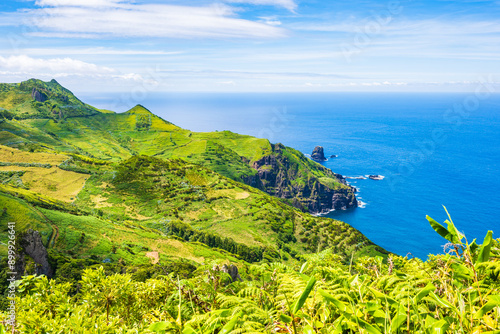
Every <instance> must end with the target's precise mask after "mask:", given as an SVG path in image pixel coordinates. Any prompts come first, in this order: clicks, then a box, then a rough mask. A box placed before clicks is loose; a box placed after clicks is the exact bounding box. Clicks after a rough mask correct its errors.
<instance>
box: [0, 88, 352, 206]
mask: <svg viewBox="0 0 500 334" xmlns="http://www.w3.org/2000/svg"><path fill="white" fill-rule="evenodd" d="M42 83H43V82H42ZM42 83H40V82H39V81H38V80H29V81H27V82H23V83H21V84H18V86H19V87H21V86H23V87H24V86H28V87H31V86H33V85H39V86H41V87H47V88H46V89H53V90H54V91H56V88H58V90H57V91H63V92H65V94H66V95H64V96H69V97H71V96H73V95H72V94H71V93H70V92H69V91H67V90H66V89H64V88H62V87H60V86H59V85H58V84H57V83H55V82H53V81H51V82H50V83H43V84H42ZM16 87H17V86H16ZM51 87H53V88H51ZM16 89H17V88H16ZM44 89H45V88H44ZM58 94H59V93H58ZM69 97H68V99H70V98H69ZM26 98H28V97H26ZM70 102H74V104H71V105H70V106H73V109H75V110H77V109H78V108H90V109H89V110H91V111H92V112H89V113H87V114H85V115H71V114H68V113H64V117H63V118H57V117H55V116H53V115H52V116H50V115H49V116H46V115H45V114H43V113H38V114H30V115H31V118H25V119H12V120H10V119H8V118H4V120H3V123H2V125H1V128H0V130H2V131H0V144H2V145H6V146H11V147H17V148H21V149H30V150H55V151H58V152H59V151H62V152H73V153H79V154H85V155H88V156H90V157H94V158H98V159H103V160H109V161H120V160H122V159H127V158H129V157H131V156H133V155H138V154H145V155H150V156H155V157H159V158H163V159H165V158H183V159H185V160H187V161H189V162H193V163H196V164H199V165H203V166H205V167H207V168H209V169H211V170H214V171H216V172H218V173H220V174H221V175H224V176H227V177H229V178H231V179H233V180H235V181H239V182H243V183H246V184H249V185H251V186H253V187H255V188H257V189H260V190H263V191H265V192H267V193H268V194H270V195H273V196H276V197H279V198H282V199H284V200H286V201H288V203H290V204H292V205H294V206H295V207H297V208H300V209H303V210H307V211H310V212H313V213H318V212H327V211H330V210H332V209H346V208H351V207H356V206H357V201H356V198H355V196H354V191H355V190H354V188H352V187H350V186H348V185H347V184H346V182H345V179H343V177H342V176H341V175H338V174H334V173H332V172H331V171H330V170H328V169H327V168H324V167H323V166H321V165H320V164H318V163H316V162H314V161H312V160H310V159H307V158H306V157H305V156H304V155H303V154H302V153H300V152H298V151H296V150H294V149H292V148H290V147H286V146H284V145H281V144H275V145H273V144H271V143H270V142H269V141H268V140H267V139H259V138H255V137H251V136H245V135H239V134H236V133H232V132H230V131H222V132H209V133H196V132H191V131H188V130H184V129H181V128H179V127H177V126H175V125H174V124H172V123H170V122H168V121H165V120H163V119H161V118H160V117H158V116H155V115H154V114H152V113H151V112H150V111H149V110H147V109H146V108H144V107H143V106H140V105H138V106H136V107H134V108H132V109H131V110H129V111H127V112H125V113H121V114H116V113H100V112H98V111H97V110H96V109H93V108H92V107H86V105H85V104H83V103H81V102H80V101H79V100H77V99H76V98H74V97H73V98H71V99H70ZM30 103H34V102H33V101H31V102H30ZM28 104H29V103H28V102H23V103H21V104H19V105H15V106H11V110H13V112H15V113H16V115H24V113H25V111H24V110H25V109H26V108H27V107H26V106H27V105H28ZM0 106H2V104H1V103H0ZM66 108H67V109H71V108H69V106H66ZM28 110H30V109H29V108H28ZM85 110H87V109H85ZM16 118H19V117H17V116H16Z"/></svg>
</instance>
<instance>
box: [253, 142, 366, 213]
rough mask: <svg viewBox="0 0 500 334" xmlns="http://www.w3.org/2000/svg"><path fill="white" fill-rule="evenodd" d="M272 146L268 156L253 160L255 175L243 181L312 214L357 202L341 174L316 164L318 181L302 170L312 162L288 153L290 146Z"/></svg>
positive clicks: (350, 206)
mask: <svg viewBox="0 0 500 334" xmlns="http://www.w3.org/2000/svg"><path fill="white" fill-rule="evenodd" d="M272 149H273V153H272V154H271V155H268V156H265V157H263V158H261V159H259V160H257V161H254V162H253V164H252V168H253V169H255V170H257V173H258V174H257V175H256V176H254V177H250V178H247V179H246V180H244V182H245V183H247V184H249V185H251V186H253V187H255V188H258V189H261V190H263V191H265V192H267V193H268V194H270V195H272V196H276V197H279V198H284V199H289V200H291V201H292V203H293V205H294V206H295V207H297V208H300V209H305V210H307V211H309V212H311V213H326V212H328V211H330V210H333V209H335V210H345V209H348V208H353V207H356V206H357V205H358V201H357V200H356V196H355V195H354V193H355V192H356V190H355V188H353V187H351V186H349V185H348V184H347V183H346V180H345V178H344V177H343V176H342V175H339V174H335V173H333V172H332V171H331V170H329V169H327V168H324V167H322V166H315V167H316V168H317V169H318V170H319V172H321V173H322V174H323V175H324V176H325V177H324V178H322V180H320V179H319V178H317V177H315V176H313V175H311V173H305V172H304V171H303V167H304V166H308V165H307V164H308V163H313V162H311V161H310V160H307V158H305V157H303V155H300V156H297V154H290V152H289V151H288V150H291V149H289V148H286V147H285V146H283V145H281V144H276V145H272ZM297 153H298V152H297ZM308 167H309V166H308ZM325 178H326V179H328V181H329V182H326V181H325V180H324V179H325ZM327 184H330V186H329V185H327Z"/></svg>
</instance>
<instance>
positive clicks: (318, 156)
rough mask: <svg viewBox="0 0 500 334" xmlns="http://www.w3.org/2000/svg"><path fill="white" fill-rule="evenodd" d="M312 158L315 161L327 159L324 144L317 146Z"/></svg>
mask: <svg viewBox="0 0 500 334" xmlns="http://www.w3.org/2000/svg"><path fill="white" fill-rule="evenodd" d="M311 159H313V160H314V161H326V158H325V152H324V150H323V146H316V147H315V148H314V150H313V152H312V154H311Z"/></svg>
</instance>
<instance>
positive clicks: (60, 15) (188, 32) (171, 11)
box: [18, 0, 294, 38]
mask: <svg viewBox="0 0 500 334" xmlns="http://www.w3.org/2000/svg"><path fill="white" fill-rule="evenodd" d="M250 2H255V3H262V4H264V3H269V4H270V3H275V2H276V3H283V5H284V6H286V7H287V8H294V7H293V6H291V4H293V1H290V0H280V1H269V0H251V1H250ZM36 4H37V5H38V6H40V7H42V8H38V9H34V10H26V11H22V12H18V15H20V16H24V18H25V19H26V20H25V21H26V22H31V23H32V24H34V25H35V26H36V28H37V29H38V31H36V32H34V33H32V34H33V35H36V36H44V37H86V38H95V37H110V36H111V37H113V36H114V37H116V36H119V37H173V38H277V37H282V36H285V35H286V31H285V30H284V29H282V28H278V27H276V26H273V25H272V24H266V23H263V22H254V21H250V20H246V19H241V18H238V16H237V15H236V12H235V10H234V9H233V8H232V7H229V6H227V5H224V4H214V5H210V6H180V5H164V4H136V3H132V2H130V1H119V0H89V1H86V0H38V1H37V2H36ZM26 16H27V17H26Z"/></svg>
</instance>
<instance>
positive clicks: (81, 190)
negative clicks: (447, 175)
mask: <svg viewBox="0 0 500 334" xmlns="http://www.w3.org/2000/svg"><path fill="white" fill-rule="evenodd" d="M1 87H2V94H3V95H2V98H1V99H0V105H1V106H2V108H4V109H3V110H2V119H1V120H0V198H1V199H2V200H1V203H2V204H1V207H0V209H1V210H2V211H0V212H1V215H0V222H1V230H2V232H3V233H2V236H1V237H0V242H2V244H0V255H2V256H3V255H6V254H7V241H8V239H7V236H8V235H7V233H5V232H7V229H8V226H7V223H8V222H11V221H14V222H16V223H17V224H18V225H17V226H18V227H19V232H20V233H21V234H20V236H19V237H20V238H24V237H23V236H24V234H22V233H25V231H28V230H29V229H32V230H35V231H38V232H40V236H41V243H42V244H43V245H44V247H46V248H47V249H48V250H49V262H51V263H52V267H53V269H54V271H55V275H56V277H66V276H67V275H68V274H67V272H66V271H61V270H62V269H61V268H62V264H64V263H66V264H68V263H69V264H68V265H70V264H71V265H72V266H73V264H74V263H79V262H74V261H83V260H85V261H90V262H86V263H87V265H91V264H99V263H101V264H102V263H106V264H107V265H108V266H111V267H112V268H114V269H110V270H118V269H116V268H117V266H118V267H119V266H124V267H126V268H137V267H138V266H139V267H140V266H145V265H147V264H149V263H151V262H153V263H158V264H163V265H165V264H168V263H179V261H181V260H186V261H188V263H190V265H195V264H197V265H199V264H201V263H206V261H208V260H214V259H219V260H223V259H224V260H230V261H234V262H240V263H243V262H245V263H248V262H270V261H271V262H272V261H283V262H287V263H294V262H296V261H299V260H300V259H301V258H302V256H303V255H304V254H307V253H314V252H317V251H321V250H323V249H327V248H328V249H332V250H333V251H334V252H335V253H337V254H339V256H342V257H343V258H344V259H345V261H349V259H351V258H352V257H354V258H356V257H358V256H361V255H363V254H371V255H374V254H380V255H383V256H386V254H387V252H386V251H384V250H383V249H381V248H380V247H378V246H376V245H374V244H373V243H372V242H370V241H369V240H368V239H367V238H366V237H365V236H363V235H362V234H361V233H360V232H359V231H357V230H355V229H354V228H352V227H350V226H349V225H347V224H345V223H343V222H340V221H335V220H332V219H326V218H320V217H313V216H311V215H310V214H309V212H313V213H315V212H321V211H326V210H330V209H332V208H347V207H352V206H355V205H356V199H355V196H354V190H353V188H351V187H350V186H348V185H347V184H346V183H345V180H344V179H343V178H342V176H340V175H337V174H335V173H333V172H331V171H330V170H328V169H326V168H324V167H323V166H321V165H319V164H317V163H315V162H313V161H311V160H309V159H307V158H306V157H305V156H304V155H303V154H302V153H300V152H298V151H296V150H294V149H292V148H289V147H286V146H284V145H281V144H271V143H270V142H269V141H268V140H266V139H259V138H254V137H251V136H245V135H239V134H235V133H232V132H229V131H222V132H211V133H195V132H191V131H188V130H184V129H182V128H179V127H178V126H176V125H174V124H172V123H170V122H168V121H165V120H163V119H161V118H160V117H158V116H156V115H154V114H152V113H151V112H150V111H149V110H148V109H146V108H145V107H143V106H141V105H138V106H136V107H134V108H132V109H131V110H129V111H127V112H125V113H113V112H100V111H98V110H97V109H95V108H93V107H91V106H88V105H86V104H85V103H83V102H81V101H80V100H78V99H77V98H76V97H75V96H74V95H73V94H72V93H71V92H70V91H68V90H67V89H65V88H63V87H61V86H60V85H59V84H58V83H57V82H56V81H54V80H53V81H51V82H42V81H39V80H35V79H31V80H28V81H26V82H22V83H20V84H2V85H1ZM37 92H38V93H37ZM42 100H44V101H43V102H41V101H42ZM40 103H41V104H42V105H43V106H39V105H38V104H40ZM49 105H52V106H54V108H53V109H51V110H52V111H53V110H56V109H57V110H59V111H60V112H58V113H55V112H52V111H50V112H47V111H48V110H49V109H50V108H49V109H47V108H48V107H47V106H49ZM30 233H31V232H29V233H28V234H27V238H28V239H29V238H31V239H33V238H35V239H36V238H38V237H37V236H36V235H35V234H33V235H32V234H30ZM31 239H30V240H31ZM19 251H20V252H24V251H23V250H22V249H20V250H19ZM26 254H27V253H26ZM26 256H27V257H26V259H27V262H26V263H25V264H24V265H23V267H22V268H21V269H20V271H21V272H37V270H39V269H37V268H39V265H40V264H38V265H37V264H36V263H38V262H37V260H35V259H34V257H33V256H32V255H29V256H28V254H27V255H26ZM30 258H31V260H30ZM58 259H59V260H58ZM61 259H63V260H61ZM61 261H62V262H61ZM181 262H182V261H181ZM65 268H66V267H65ZM79 268H80V269H78V270H77V272H81V270H83V269H82V267H79ZM66 269H67V268H66ZM66 269H64V270H66ZM75 270H76V269H75ZM120 270H121V269H120Z"/></svg>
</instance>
